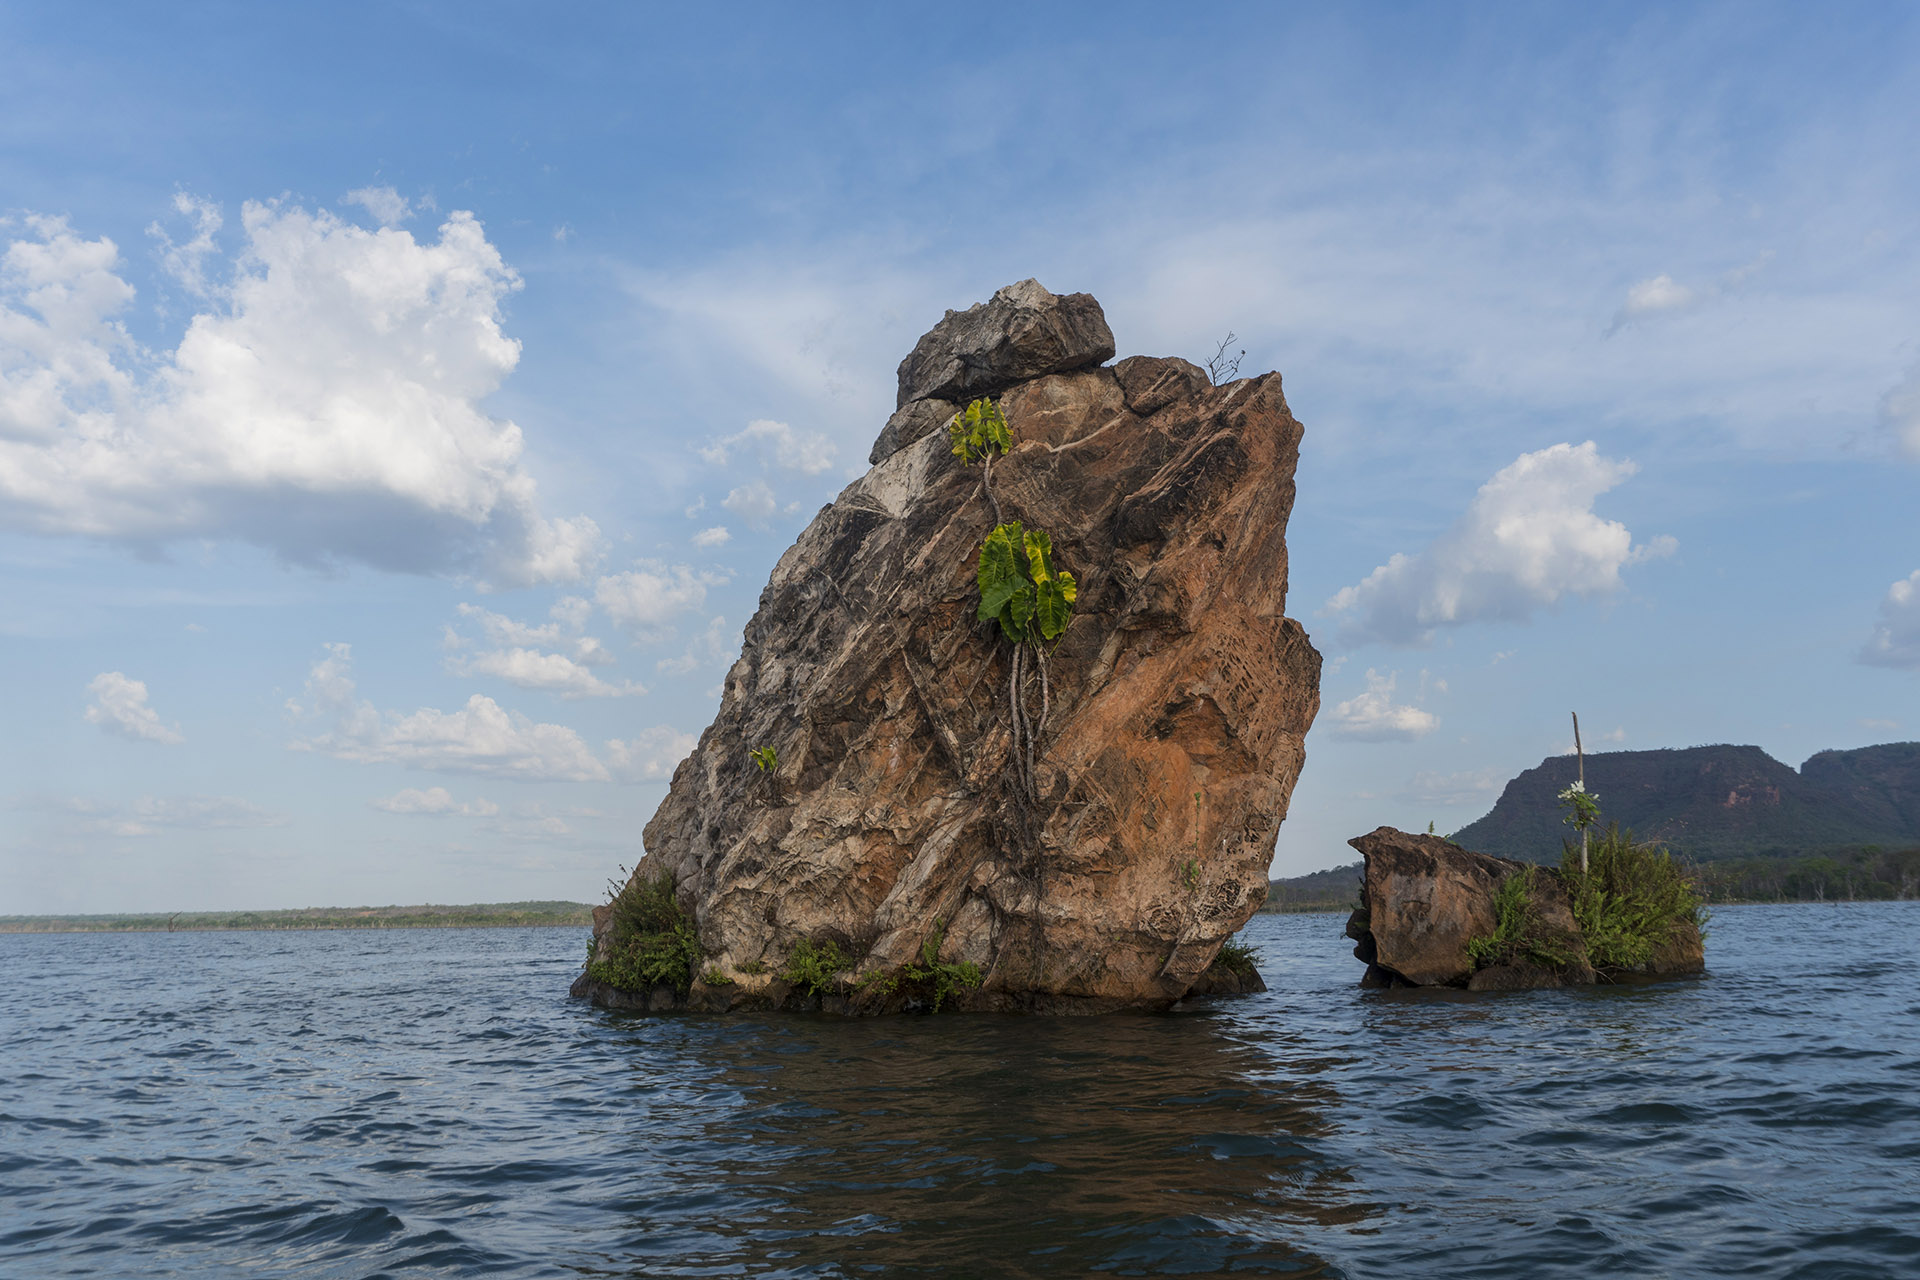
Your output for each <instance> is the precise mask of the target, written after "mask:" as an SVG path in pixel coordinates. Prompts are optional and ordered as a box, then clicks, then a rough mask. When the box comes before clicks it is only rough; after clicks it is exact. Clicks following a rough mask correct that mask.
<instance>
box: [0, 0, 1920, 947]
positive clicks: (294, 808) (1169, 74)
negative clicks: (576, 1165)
mask: <svg viewBox="0 0 1920 1280" xmlns="http://www.w3.org/2000/svg"><path fill="white" fill-rule="evenodd" d="M1193 12H1194V11H1192V10H1188V9H1174V8H1154V7H1149V6H1103V7H1099V8H1079V7H1070V6H1064V5H1063V6H992V5H986V6H976V7H975V8H974V9H972V10H969V11H968V12H967V13H966V14H965V15H964V17H963V16H962V15H959V14H957V13H956V12H954V11H951V10H926V11H924V12H921V13H913V12H907V11H904V8H903V7H901V6H887V5H869V6H856V5H842V6H828V7H811V8H808V9H806V10H804V11H803V10H801V9H798V8H795V7H792V6H743V7H738V8H735V9H732V10H730V11H729V12H728V13H727V15H726V16H725V17H724V18H717V17H716V16H715V13H714V11H711V10H697V9H674V8H667V7H659V8H642V7H638V6H598V7H593V6H575V7H571V8H569V9H568V10H566V11H565V12H564V13H561V12H559V11H555V10H551V9H543V10H536V9H533V8H531V7H525V6H511V7H510V6H489V5H474V4H463V5H459V6H453V5H400V6H378V7H375V6H353V5H329V6H315V7H312V8H309V9H296V8H295V7H293V6H271V7H265V8H262V7H260V6H247V5H187V6H176V7H174V8H173V9H170V10H166V11H162V10H156V9H154V8H152V7H150V6H132V5H127V6H92V7H84V8H83V7H80V6H64V7H53V6H28V5H4V6H0V219H4V221H3V222H0V254H4V258H3V259H0V654H4V655H5V658H6V661H5V663H4V666H0V706H4V707H5V709H6V716H5V721H6V732H5V733H4V735H0V769H4V775H5V780H4V782H0V813H3V814H4V815H5V821H4V822H0V912H9V911H11V912H21V911H71V910H89V909H90V910H163V909H164V910H173V909H180V908H213V907H243V906H252V907H272V906H298V905H306V904H321V903H340V904H345V903H363V902H376V903H379V902H396V901H399V902H406V901H421V900H436V901H488V900H502V899H511V898H529V897H571V898H590V897H594V896H596V895H597V893H598V892H599V890H600V888H601V886H602V884H603V882H604V881H605V879H606V878H607V876H609V875H611V874H613V873H614V872H615V871H616V869H617V868H618V867H619V866H621V865H623V864H631V862H632V860H633V859H634V857H635V856H637V854H638V852H639V835H640V828H641V827H642V826H643V825H644V823H645V821H646V819H647V818H648V817H649V816H650V815H651V813H652V811H653V809H654V807H655V806H656V805H657V804H658V803H659V800H660V797H661V795H662V794H663V791H664V787H665V781H664V779H665V776H666V774H667V773H669V772H670V771H671V767H672V764H673V762H674V760H675V759H676V758H677V757H678V755H679V754H680V753H681V752H682V751H683V750H684V749H685V747H686V746H687V745H688V744H689V743H690V741H691V739H692V737H693V736H694V735H696V734H697V733H698V732H699V730H700V729H701V728H702V727H704V725H705V724H706V723H707V721H708V720H709V719H710V718H711V716H712V713H713V709H714V706H715V696H716V695H715V692H714V691H715V689H716V687H717V686H718V685H719V683H720V679H721V675H722V673H723V672H724V670H725V666H726V663H727V662H728V661H729V660H730V657H731V655H732V653H733V650H734V646H735V645H736V644H737V640H738V633H739V629H740V627H741V626H742V625H743V624H744V622H745V620H746V618H747V617H748V616H749V615H750V613H751V611H752V609H753V607H754V602H755V600H756V597H757V595H758V591H759V588H760V585H761V584H762V583H763V582H764V580H765V577H766V574H767V571H768V570H769V569H770V568H771V566H772V564H773V562H774V560H775V559H777V557H778V556H779V554H780V552H781V551H782V550H784V549H785V547H786V546H787V545H788V544H789V543H790V542H791V540H792V539H793V537H794V536H795V535H796V534H797V533H798V531H799V530H800V528H802V527H803V526H804V524H805V522H806V521H807V520H808V519H809V518H810V517H811V515H812V513H813V512H814V511H815V510H817V509H818V507H819V506H820V505H821V504H822V503H824V502H827V501H830V500H831V498H832V496H833V494H834V493H835V492H837V490H838V489H839V488H840V487H841V486H842V485H844V484H845V483H846V482H847V480H848V479H850V478H851V477H852V476H854V475H857V474H858V473H859V472H860V470H862V469H863V467H864V462H865V458H866V454H867V449H868V447H869V445H870V444H871V441H872V438H873V436H874V435H875V434H876V433H877V432H878V430H879V427H880V425H881V424H882V422H884V420H885V417H886V415H887V412H888V411H889V410H890V408H891V406H892V398H893V371H894V367H895V365H896V364H897V363H898V361H899V359H900V357H901V356H902V355H904V354H905V353H906V351H907V350H908V349H909V348H910V347H911V345H912V343H913V341H914V339H915V338H916V337H918V335H919V334H920V333H922V332H923V331H924V330H925V329H927V328H928V327H929V326H930V325H931V324H932V323H933V321H935V320H937V319H938V318H939V316H940V314H941V312H942V311H943V310H944V309H945V308H948V307H964V306H966V305H968V304H970V303H972V302H975V301H979V300H981V299H983V298H985V297H986V296H987V295H988V294H990V293H991V292H992V291H993V290H994V289H995V288H997V287H999V286H1000V285H1003V284H1006V283H1009V282H1011V281H1014V280H1017V279H1020V278H1023V277H1026V276H1035V277H1037V278H1039V279H1040V280H1041V282H1042V283H1044V284H1046V285H1047V286H1048V287H1049V288H1052V289H1054V290H1056V291H1060V292H1067V291H1086V292H1091V293H1093V294H1094V295H1095V296H1097V297H1098V298H1099V299H1100V300H1101V302H1102V303H1103V304H1104V305H1105V307H1106V310H1107V315H1108V318H1109V320H1110V322H1111V324H1112V326H1113V329H1114V332H1115V335H1116V338H1117V340H1118V344H1119V347H1120V350H1121V353H1122V354H1133V353H1148V354H1160V355H1184V356H1187V357H1189V358H1194V359H1204V358H1205V357H1206V356H1207V355H1208V354H1210V353H1211V352H1212V350H1213V349H1214V345H1215V343H1216V342H1217V341H1218V340H1219V339H1220V338H1222V337H1223V336H1224V335H1225V334H1226V333H1227V332H1228V331H1230V330H1231V331H1232V332H1233V333H1235V334H1236V335H1238V337H1237V340H1236V342H1235V346H1236V347H1242V346H1243V347H1244V348H1245V349H1246V351H1247V356H1246V360H1245V365H1244V368H1245V369H1246V370H1247V371H1249V372H1252V371H1256V370H1265V369H1269V368H1275V369H1279V370H1280V371H1281V372H1282V373H1283V374H1284V375H1285V378H1286V387H1287V394H1288V398H1289V401H1290V403H1291V404H1292V406H1293V409H1294V412H1295V414H1296V415H1297V416H1298V417H1299V418H1300V419H1301V420H1302V421H1303V422H1304V423H1305V424H1306V426H1307V433H1308V434H1307V443H1306V447H1305V452H1304V455H1303V459H1302V463H1301V469H1300V475H1299V484H1300V498H1299V504H1298V506H1297V507H1296V509H1295V512H1294V517H1293V523H1292V527H1291V531H1290V535H1289V543H1290V547H1291V556H1292V573H1293V585H1292V595H1291V598H1290V601H1289V612H1291V613H1292V614H1293V615H1294V616H1296V617H1299V618H1301V619H1302V620H1303V621H1304V622H1305V623H1306V624H1307V626H1308V629H1309V630H1310V632H1311V633H1312V634H1313V636H1314V639H1315V641H1316V643H1317V644H1318V645H1319V646H1320V648H1321V649H1322V651H1323V652H1324V653H1325V654H1326V656H1327V659H1328V665H1327V674H1326V678H1325V681H1324V686H1323V695H1324V699H1325V709H1324V710H1323V712H1322V716H1321V720H1320V722H1319V724H1318V725H1317V727H1316V728H1315V730H1314V732H1313V734H1312V736H1311V737H1310V738H1309V741H1308V763H1307V769H1306V772H1305V774H1304V776H1303V777H1302V779H1301V782H1300V785H1299V788H1298V790H1297V791H1296V793H1295V798H1294V808H1293V813H1292V816H1291V817H1290V818H1289V819H1288V821H1287V824H1286V826H1285V827H1284V829H1283V831H1282V833H1281V836H1280V841H1279V847H1278V852H1277V857H1276V863H1275V865H1276V870H1277V871H1279V872H1280V873H1283V874H1284V873H1292V872H1299V871H1305V870H1311V869H1315V868H1319V867H1323V866H1329V865H1333V864H1336V863H1340V862H1345V861H1347V860H1349V859H1350V857H1351V854H1350V851H1349V850H1348V849H1347V848H1346V846H1345V845H1344V843H1343V842H1344V840H1345V838H1346V837H1347V836H1350V835H1353V834H1356V833H1358V832H1361V831H1365V830H1370V829H1371V828H1372V827H1374V826H1376V825H1378V824H1380V823H1382V822H1387V823H1393V824H1396V825H1402V826H1409V827H1421V828H1424V825H1425V824H1426V823H1427V822H1428V821H1433V822H1435V823H1437V824H1438V826H1439V828H1440V829H1441V830H1443V831H1444V830H1450V829H1452V828H1454V827H1457V826H1460V825H1463V824H1464V823H1466V822H1467V821H1470V820H1471V819H1473V818H1474V817H1477V816H1478V815H1479V814H1480V813H1482V812H1484V811H1485V810H1486V809H1487V808H1488V807H1489V806H1490V805H1491V803H1492V801H1493V798H1494V795H1495V788H1497V786H1498V784H1499V783H1500V782H1501V781H1503V780H1504V779H1505V778H1507V777H1509V776H1511V775H1512V774H1513V773H1515V772H1517V771H1518V770H1520V769H1521V768H1524V767H1527V766H1530V765H1532V764H1535V763H1538V761H1539V760H1540V759H1541V757H1543V756H1544V755H1547V754H1550V753H1552V752H1555V751H1559V750H1563V749H1565V748H1566V747H1567V746H1568V745H1569V742H1568V739H1569V736H1570V735H1569V733H1568V728H1567V712H1568V711H1569V710H1571V709H1578V710H1579V711H1580V712H1581V715H1582V723H1583V726H1585V727H1586V729H1587V732H1588V737H1589V743H1588V745H1589V747H1590V748H1599V749H1607V748H1650V747H1668V746H1689V745H1694V744H1698V743H1706V742H1722V741H1731V742H1752V743H1758V744H1759V745H1760V746H1762V747H1764V748H1766V749H1767V750H1768V751H1770V752H1772V753H1774V754H1775V755H1777V756H1779V757H1780V758H1782V759H1784V760H1787V761H1788V762H1790V763H1795V764H1797V763H1798V762H1799V761H1800V760H1802V759H1804V758H1805V757H1806V756H1807V755H1808V754H1811V753H1812V752H1813V751H1815V750H1818V749H1821V748H1824V747H1830V746H1854V745H1861V744H1865V743H1869V742H1878V741H1890V740H1904V739H1911V738H1913V737H1916V736H1920V537H1916V532H1917V530H1920V519H1916V515H1915V502H1914V495H1915V492H1916V482H1917V481H1920V224H1917V223H1916V220H1915V215H1914V211H1915V210H1916V209H1917V208H1920V161H1916V159H1915V151H1914V148H1913V147H1912V146H1911V142H1910V133H1911V122H1912V121H1913V120H1914V119H1916V118H1920V79H1916V77H1914V76H1913V75H1912V74H1911V68H1912V67H1913V66H1914V65H1916V56H1917V55H1920V17H1916V15H1915V13H1914V11H1913V10H1912V9H1911V8H1910V7H1906V6H1899V5H1885V6H1874V5H1860V6H1853V7H1850V8H1848V9H1846V10H1845V11H1844V21H1840V20H1836V19H1835V18H1834V17H1833V16H1832V15H1831V14H1828V13H1816V12H1814V11H1812V10H1809V9H1805V8H1804V7H1800V8H1795V7H1789V6H1780V7H1767V6H1759V5H1747V4H1743V5H1727V6H1689V7H1677V8H1676V7H1660V8H1652V7H1649V8H1635V7H1633V6H1607V7H1604V8H1601V9H1596V10H1591V11H1580V10H1576V9H1574V8H1573V7H1571V6H1512V7H1501V6H1492V5H1482V6H1473V7H1462V6H1457V5H1434V6H1371V7H1366V8H1358V9H1351V10H1345V11H1330V12H1322V11H1309V10H1308V9H1306V8H1305V7H1294V8H1286V7H1281V6H1266V5H1253V6H1235V5H1219V6H1210V7H1208V8H1207V9H1206V10H1205V14H1206V17H1205V20H1204V22H1195V21H1194V20H1193V19H1192V18H1191V16H1190V15H1191V14H1192V13H1193ZM1602 800H1603V802H1604V797H1602Z"/></svg>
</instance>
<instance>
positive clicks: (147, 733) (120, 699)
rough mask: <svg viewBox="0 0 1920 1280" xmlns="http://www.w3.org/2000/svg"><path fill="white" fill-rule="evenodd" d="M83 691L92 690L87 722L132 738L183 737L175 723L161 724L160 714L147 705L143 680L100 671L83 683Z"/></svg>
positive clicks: (176, 739)
mask: <svg viewBox="0 0 1920 1280" xmlns="http://www.w3.org/2000/svg"><path fill="white" fill-rule="evenodd" d="M87 691H88V692H90V693H91V694H93V705H92V706H90V707H88V708H87V723H88V724H97V725H99V726H100V727H101V728H102V729H104V730H106V731H107V732H108V733H112V734H118V735H119V736H120V737H122V738H131V739H133V740H134V741H135V742H159V743H163V744H165V745H167V746H172V745H174V744H176V743H180V742H184V741H186V739H185V738H183V737H182V736H181V734H180V730H179V728H178V726H173V727H169V726H168V725H165V724H162V723H161V722H160V714H159V713H158V712H157V711H155V710H154V709H153V708H152V707H151V706H149V705H147V686H146V683H145V682H144V681H141V680H133V679H129V678H128V677H127V676H126V675H125V674H124V673H123V672H119V671H102V672H101V673H100V674H99V675H97V676H95V677H94V678H93V679H92V680H91V681H89V682H88V683H87Z"/></svg>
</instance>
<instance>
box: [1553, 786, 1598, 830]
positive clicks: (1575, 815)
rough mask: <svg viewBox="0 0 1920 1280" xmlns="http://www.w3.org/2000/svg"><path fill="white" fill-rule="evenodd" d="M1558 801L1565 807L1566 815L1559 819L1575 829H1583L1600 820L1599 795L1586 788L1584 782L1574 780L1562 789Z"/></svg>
mask: <svg viewBox="0 0 1920 1280" xmlns="http://www.w3.org/2000/svg"><path fill="white" fill-rule="evenodd" d="M1560 803H1561V804H1563V805H1565V806H1566V807H1567V816H1566V817H1565V818H1563V819H1561V821H1563V822H1565V823H1566V824H1567V825H1568V826H1570V827H1572V828H1573V829H1574V830H1576V831H1585V830H1586V829H1587V828H1588V827H1590V826H1592V825H1593V824H1594V823H1596V822H1598V821H1600V797H1599V796H1597V795H1595V794H1594V793H1593V792H1591V791H1589V790H1587V784H1586V783H1584V782H1575V783H1574V784H1573V785H1572V786H1570V787H1568V788H1567V789H1566V790H1565V791H1562V792H1561V793H1560Z"/></svg>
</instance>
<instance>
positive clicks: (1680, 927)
mask: <svg viewBox="0 0 1920 1280" xmlns="http://www.w3.org/2000/svg"><path fill="white" fill-rule="evenodd" d="M1591 844H1592V847H1591V849H1590V850H1589V851H1588V858H1587V870H1586V871H1585V872H1582V871H1581V870H1580V850H1579V847H1578V846H1577V845H1574V844H1571V843H1569V844H1568V845H1567V847H1566V852H1565V853H1564V854H1563V855H1562V858H1561V869H1560V874H1561V875H1562V876H1564V877H1565V878H1566V881H1567V887H1568V888H1569V889H1570V890H1571V891H1572V894H1573V917H1574V919H1575V920H1577V921H1578V922H1579V924H1580V931H1581V933H1583V934H1584V935H1585V936H1586V940H1587V956H1588V960H1589V962H1590V963H1591V964H1592V965H1593V967H1594V968H1595V969H1596V970H1598V971H1600V972H1601V973H1603V974H1612V973H1633V972H1637V971H1639V970H1642V969H1645V968H1646V967H1647V966H1648V964H1650V963H1651V962H1652V961H1653V959H1654V956H1655V955H1656V954H1657V953H1658V952H1659V950H1660V949H1661V948H1662V947H1665V946H1667V945H1669V944H1670V943H1672V942H1674V941H1675V940H1676V939H1678V938H1679V937H1680V936H1681V935H1682V934H1683V933H1684V932H1685V931H1686V930H1687V928H1688V927H1689V926H1691V927H1692V928H1693V929H1697V930H1699V931H1700V933H1701V934H1702V935H1704V934H1705V932H1706V924H1707V918H1708V912H1707V909H1706V907H1705V906H1704V905H1703V903H1702V900H1701V896H1700V891H1699V888H1698V886H1697V885H1696V884H1695V883H1694V878H1693V875H1692V874H1691V873H1690V872H1689V871H1688V870H1687V869H1686V868H1685V867H1683V866H1682V865H1681V864H1680V863H1678V862H1676V861H1675V860H1674V858H1673V855H1671V854H1670V853H1668V852H1667V851H1666V850H1665V849H1664V848H1661V847H1660V846H1658V845H1653V844H1635V843H1634V840H1633V832H1631V831H1627V830H1623V829H1622V828H1621V826H1620V824H1619V823H1617V822H1616V823H1614V824H1613V825H1612V826H1610V827H1608V828H1607V829H1606V831H1605V832H1603V833H1601V834H1600V835H1599V836H1598V837H1597V838H1596V839H1594V840H1593V841H1592V842H1591Z"/></svg>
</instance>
